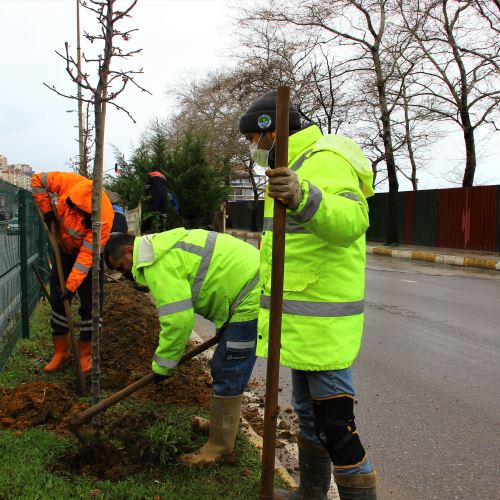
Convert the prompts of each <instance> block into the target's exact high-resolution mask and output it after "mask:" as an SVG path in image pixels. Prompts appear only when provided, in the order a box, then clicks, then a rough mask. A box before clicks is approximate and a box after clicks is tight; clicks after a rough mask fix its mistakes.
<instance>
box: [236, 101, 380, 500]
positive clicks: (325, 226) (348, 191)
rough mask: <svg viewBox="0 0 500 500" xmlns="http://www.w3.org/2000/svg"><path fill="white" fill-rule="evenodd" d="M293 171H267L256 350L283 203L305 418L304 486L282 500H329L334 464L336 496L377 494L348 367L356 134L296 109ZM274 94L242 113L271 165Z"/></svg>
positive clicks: (358, 212)
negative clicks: (323, 125)
mask: <svg viewBox="0 0 500 500" xmlns="http://www.w3.org/2000/svg"><path fill="white" fill-rule="evenodd" d="M289 117H290V136H289V145H288V165H289V168H286V167H281V168H276V169H268V170H267V171H266V175H267V176H268V177H269V186H268V188H267V191H266V197H265V205H264V230H263V233H262V234H263V237H262V243H261V271H260V279H261V293H262V295H261V301H260V313H259V332H258V333H259V335H258V341H257V355H260V356H266V355H267V345H268V331H269V302H270V300H269V299H270V289H271V265H272V258H271V249H272V229H273V228H272V221H273V199H274V198H278V199H280V200H281V201H282V202H283V203H285V204H286V205H287V211H286V212H287V215H286V228H285V232H286V234H285V275H284V287H283V316H282V337H281V364H282V365H284V366H288V367H290V368H291V369H292V387H293V394H292V401H293V405H294V409H295V411H296V412H297V414H298V415H299V417H300V439H299V443H298V444H299V466H300V488H299V490H297V491H295V492H292V493H288V494H287V493H284V492H282V493H280V494H281V495H283V496H282V497H283V498H293V499H302V498H308V499H326V498H327V492H328V489H329V486H330V478H331V462H333V465H334V478H335V482H336V483H337V486H338V489H339V493H340V498H341V499H342V500H344V499H351V498H356V499H359V500H365V499H370V500H371V499H375V498H376V493H375V472H374V471H373V470H372V466H371V464H370V461H369V459H368V458H367V456H366V453H365V450H364V448H363V445H362V444H361V440H360V438H359V435H358V432H357V431H356V426H355V423H354V388H353V385H352V377H351V365H352V363H353V361H354V359H355V358H356V356H357V354H358V351H359V348H360V344H361V336H362V330H363V308H364V302H363V300H364V287H365V258H366V257H365V252H366V250H365V231H366V229H367V228H368V224H369V222H368V205H367V202H366V197H367V196H371V195H373V189H372V172H371V168H370V165H369V162H368V160H367V159H366V157H365V156H364V154H363V153H362V151H361V150H360V149H359V147H358V146H357V145H356V144H355V143H354V142H353V141H352V140H350V139H348V138H346V137H342V136H338V135H327V136H323V135H322V133H321V130H320V129H319V128H318V127H317V126H316V125H312V124H309V125H307V126H306V127H304V128H302V127H301V123H300V116H299V113H298V111H297V109H296V107H295V106H293V105H292V106H291V108H290V115H289ZM275 127H276V92H274V91H272V92H268V93H266V94H265V95H263V96H262V97H261V98H259V99H257V100H255V101H254V102H253V103H252V104H251V106H250V107H249V109H248V110H247V112H246V113H245V114H244V115H243V116H242V117H241V119H240V132H241V133H242V134H244V135H245V137H246V139H247V140H248V141H250V152H251V155H252V158H253V159H254V160H255V161H256V162H257V163H258V164H259V165H261V166H262V167H274V141H275V138H276V132H275Z"/></svg>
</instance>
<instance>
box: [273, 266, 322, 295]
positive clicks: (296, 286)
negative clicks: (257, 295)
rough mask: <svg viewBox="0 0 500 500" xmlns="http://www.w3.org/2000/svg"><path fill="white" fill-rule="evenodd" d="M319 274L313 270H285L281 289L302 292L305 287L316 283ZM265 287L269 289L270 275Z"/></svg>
mask: <svg viewBox="0 0 500 500" xmlns="http://www.w3.org/2000/svg"><path fill="white" fill-rule="evenodd" d="M318 280H319V274H318V273H316V272H314V271H295V270H294V271H286V270H285V275H284V281H283V291H285V292H302V291H304V290H305V289H306V288H309V287H310V286H312V285H314V284H315V283H317V281H318ZM267 287H268V289H269V290H270V289H271V277H269V279H268V283H267Z"/></svg>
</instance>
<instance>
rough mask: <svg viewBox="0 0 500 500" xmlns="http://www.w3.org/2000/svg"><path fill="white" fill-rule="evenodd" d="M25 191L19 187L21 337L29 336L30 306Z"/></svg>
mask: <svg viewBox="0 0 500 500" xmlns="http://www.w3.org/2000/svg"><path fill="white" fill-rule="evenodd" d="M26 193H27V192H26V191H25V190H24V189H19V191H18V197H19V210H18V217H19V259H20V264H21V327H22V335H23V338H25V339H27V338H29V336H30V308H29V293H28V273H29V269H28V209H27V200H26Z"/></svg>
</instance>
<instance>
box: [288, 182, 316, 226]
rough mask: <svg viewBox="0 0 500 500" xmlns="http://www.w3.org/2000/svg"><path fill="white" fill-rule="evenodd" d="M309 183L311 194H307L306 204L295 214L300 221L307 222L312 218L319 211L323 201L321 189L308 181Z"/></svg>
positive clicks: (295, 217)
mask: <svg viewBox="0 0 500 500" xmlns="http://www.w3.org/2000/svg"><path fill="white" fill-rule="evenodd" d="M307 184H308V185H309V194H308V196H307V200H306V204H305V205H304V208H303V209H302V210H301V211H300V212H299V213H297V214H295V215H294V216H293V218H294V219H295V220H296V221H298V222H307V221H308V220H310V219H311V218H312V217H313V216H314V214H315V213H316V212H317V210H318V208H319V205H320V203H321V198H322V197H323V195H322V193H321V191H320V190H319V189H318V188H317V187H316V186H314V185H313V184H311V183H310V182H309V181H307Z"/></svg>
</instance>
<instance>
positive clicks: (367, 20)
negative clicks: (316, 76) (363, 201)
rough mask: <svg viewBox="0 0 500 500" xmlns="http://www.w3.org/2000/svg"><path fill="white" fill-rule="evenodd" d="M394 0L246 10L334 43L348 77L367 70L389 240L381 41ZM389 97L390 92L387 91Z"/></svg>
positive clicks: (336, 0) (386, 70) (392, 207)
mask: <svg viewBox="0 0 500 500" xmlns="http://www.w3.org/2000/svg"><path fill="white" fill-rule="evenodd" d="M396 11H397V10H396V3H395V1H392V0H371V1H362V0H311V1H309V2H307V3H303V4H296V5H292V6H291V5H290V3H289V2H284V1H281V0H275V1H272V2H270V3H267V4H261V6H260V7H258V8H256V9H253V10H252V11H250V12H248V15H249V16H250V18H252V19H254V20H260V21H264V22H272V23H278V24H285V25H289V26H292V27H295V28H296V33H297V36H300V34H301V33H304V32H305V31H306V30H307V31H308V32H311V31H312V32H314V33H316V36H318V40H320V41H321V42H322V43H325V44H328V45H332V46H333V45H335V47H337V49H342V52H343V53H344V54H345V59H344V63H343V66H339V69H341V68H343V69H344V71H345V73H344V74H350V75H351V78H356V79H361V75H363V74H365V75H369V78H371V80H372V82H373V85H374V87H375V89H376V96H377V108H378V115H379V120H380V123H381V135H382V141H383V145H384V154H383V161H384V162H385V165H386V168H387V177H388V184H389V202H388V228H387V243H395V242H397V240H398V234H397V196H398V190H399V183H398V178H397V167H396V160H395V155H394V145H393V137H392V130H391V112H392V109H393V106H394V99H393V102H392V104H391V102H390V101H389V98H388V88H387V85H388V80H389V78H390V77H391V76H393V69H394V68H393V65H392V64H387V61H386V59H385V53H384V47H385V44H386V43H387V40H388V39H390V37H391V35H392V26H393V16H394V14H395V12H396ZM393 98H394V96H393Z"/></svg>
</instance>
